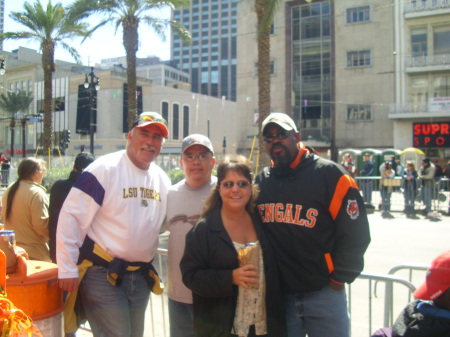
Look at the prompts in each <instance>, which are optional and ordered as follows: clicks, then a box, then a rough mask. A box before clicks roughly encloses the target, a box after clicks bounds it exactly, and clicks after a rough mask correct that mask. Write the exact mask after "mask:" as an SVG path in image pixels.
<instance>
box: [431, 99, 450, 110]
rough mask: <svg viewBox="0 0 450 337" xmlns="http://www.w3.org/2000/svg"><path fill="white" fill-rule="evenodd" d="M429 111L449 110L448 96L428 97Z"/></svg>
mask: <svg viewBox="0 0 450 337" xmlns="http://www.w3.org/2000/svg"><path fill="white" fill-rule="evenodd" d="M429 111H430V112H440V111H450V97H433V98H430V99H429Z"/></svg>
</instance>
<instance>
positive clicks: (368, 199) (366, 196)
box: [361, 179, 373, 204]
mask: <svg viewBox="0 0 450 337" xmlns="http://www.w3.org/2000/svg"><path fill="white" fill-rule="evenodd" d="M361 190H362V192H363V200H364V202H365V203H368V204H370V203H372V191H373V181H372V180H369V179H364V180H361Z"/></svg>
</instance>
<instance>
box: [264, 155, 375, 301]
mask: <svg viewBox="0 0 450 337" xmlns="http://www.w3.org/2000/svg"><path fill="white" fill-rule="evenodd" d="M255 183H256V184H258V185H259V188H260V190H261V192H260V194H259V197H258V200H257V208H258V210H259V213H260V215H261V218H262V222H263V227H264V229H265V231H266V233H267V234H268V239H269V241H270V242H271V243H272V246H273V249H274V254H275V257H276V260H277V263H278V266H279V270H280V274H281V280H282V290H283V292H284V293H286V294H294V293H301V292H309V291H315V290H319V289H321V288H323V287H324V286H325V285H326V284H327V283H328V281H329V280H330V279H331V280H333V281H334V282H337V283H351V282H353V281H354V280H355V278H356V277H357V276H358V275H359V274H360V273H361V271H362V270H363V267H364V253H365V251H366V249H367V246H368V245H369V243H370V232H369V223H368V220H367V215H366V211H365V207H364V202H363V200H362V198H361V195H360V193H359V191H358V187H357V185H356V183H355V181H354V180H353V178H352V177H350V176H349V175H347V174H346V173H345V170H344V169H343V168H341V167H339V166H338V165H337V164H335V163H334V162H332V161H329V160H326V159H323V158H320V157H318V156H317V155H314V154H310V153H308V154H306V155H304V156H303V158H302V160H301V161H300V163H299V164H298V165H297V166H296V167H295V168H284V169H280V168H275V167H270V168H268V167H266V168H264V169H263V170H262V171H261V172H259V174H258V175H257V177H256V178H255Z"/></svg>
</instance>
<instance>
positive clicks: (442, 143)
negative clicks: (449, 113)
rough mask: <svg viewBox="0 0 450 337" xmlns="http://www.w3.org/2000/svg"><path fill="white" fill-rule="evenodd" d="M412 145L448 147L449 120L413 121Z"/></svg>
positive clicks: (449, 139)
mask: <svg viewBox="0 0 450 337" xmlns="http://www.w3.org/2000/svg"><path fill="white" fill-rule="evenodd" d="M413 146H414V147H450V122H437V123H413Z"/></svg>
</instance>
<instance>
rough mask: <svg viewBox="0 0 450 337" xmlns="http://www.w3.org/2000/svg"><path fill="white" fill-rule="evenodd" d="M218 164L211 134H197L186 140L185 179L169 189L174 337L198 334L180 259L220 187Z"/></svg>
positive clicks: (182, 161) (167, 225)
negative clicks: (208, 201) (206, 205)
mask: <svg viewBox="0 0 450 337" xmlns="http://www.w3.org/2000/svg"><path fill="white" fill-rule="evenodd" d="M215 163H216V158H215V157H214V150H213V146H212V144H211V141H210V140H209V139H208V137H206V136H203V135H200V134H193V135H189V136H187V137H186V138H185V139H184V140H183V143H182V146H181V159H180V166H181V169H182V170H183V172H184V175H185V179H183V180H182V181H180V182H179V183H177V184H175V185H174V186H172V187H171V188H170V190H169V195H168V204H167V216H166V221H165V228H166V229H167V230H168V231H170V237H169V249H168V263H167V264H168V268H167V280H168V297H169V320H170V336H171V337H191V336H194V313H193V305H192V291H191V290H190V289H188V288H187V287H186V286H185V285H184V283H183V281H182V279H181V271H180V260H181V258H182V256H183V252H184V246H185V236H186V234H187V232H188V231H189V230H190V229H191V228H192V227H193V226H194V225H195V224H196V223H197V221H198V220H199V217H200V213H201V210H202V207H203V202H204V201H205V199H206V197H207V196H208V195H209V193H210V192H211V190H212V189H213V188H214V187H215V186H216V182H217V178H216V177H215V176H213V175H212V174H211V173H212V170H213V168H214V165H215Z"/></svg>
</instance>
